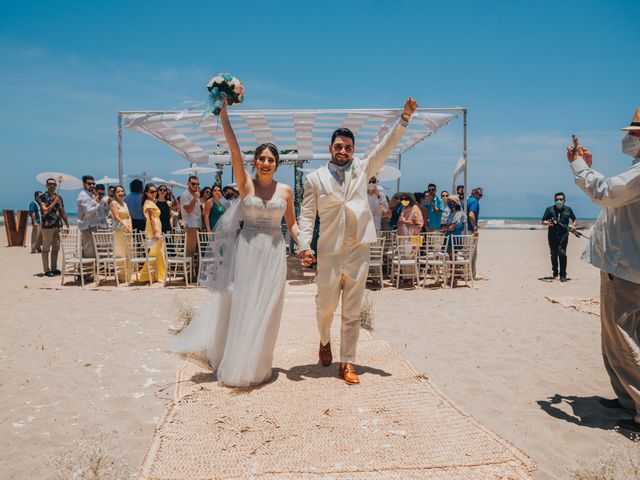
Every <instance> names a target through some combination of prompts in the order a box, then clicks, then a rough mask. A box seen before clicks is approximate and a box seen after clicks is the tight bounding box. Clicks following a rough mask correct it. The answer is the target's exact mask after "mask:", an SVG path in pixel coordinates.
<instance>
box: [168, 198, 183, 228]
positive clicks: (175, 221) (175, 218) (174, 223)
mask: <svg viewBox="0 0 640 480" xmlns="http://www.w3.org/2000/svg"><path fill="white" fill-rule="evenodd" d="M171 198H172V200H171V231H172V232H178V231H179V232H182V225H181V224H180V221H181V219H180V197H174V196H173V195H171Z"/></svg>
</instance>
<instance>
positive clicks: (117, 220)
mask: <svg viewBox="0 0 640 480" xmlns="http://www.w3.org/2000/svg"><path fill="white" fill-rule="evenodd" d="M114 197H115V200H114V201H113V202H111V206H110V207H109V208H110V209H111V218H113V230H114V244H115V245H114V254H115V256H116V257H118V258H123V257H124V258H126V259H127V266H126V272H127V273H128V275H129V278H130V277H131V273H132V272H131V264H130V263H129V258H130V256H129V249H128V248H127V234H128V233H131V230H132V226H131V215H129V207H127V204H126V203H124V187H122V186H121V185H118V186H117V187H116V189H115V192H114ZM120 267H121V265H118V268H120ZM129 278H127V275H126V273H125V272H123V271H119V272H118V280H120V281H121V282H128V281H129Z"/></svg>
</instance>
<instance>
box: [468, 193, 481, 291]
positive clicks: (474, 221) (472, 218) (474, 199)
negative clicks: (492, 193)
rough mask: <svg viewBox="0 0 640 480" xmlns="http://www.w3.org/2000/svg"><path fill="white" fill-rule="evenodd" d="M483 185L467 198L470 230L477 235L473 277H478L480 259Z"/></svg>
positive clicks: (472, 265) (472, 261)
mask: <svg viewBox="0 0 640 480" xmlns="http://www.w3.org/2000/svg"><path fill="white" fill-rule="evenodd" d="M482 196H483V193H482V187H476V188H474V189H473V190H471V196H470V197H469V198H468V199H467V222H468V228H469V231H470V232H473V235H474V236H475V237H476V242H475V246H474V248H473V256H472V257H471V274H472V275H473V279H474V280H475V278H476V262H477V260H478V236H479V234H480V232H479V231H478V228H479V224H478V222H479V221H480V199H481V198H482Z"/></svg>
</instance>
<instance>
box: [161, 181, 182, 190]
mask: <svg viewBox="0 0 640 480" xmlns="http://www.w3.org/2000/svg"><path fill="white" fill-rule="evenodd" d="M164 184H165V185H166V186H167V187H171V188H182V189H186V188H187V186H186V185H183V184H182V183H178V182H176V181H175V180H169V181H168V182H164Z"/></svg>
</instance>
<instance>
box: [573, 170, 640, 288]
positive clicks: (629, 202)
mask: <svg viewBox="0 0 640 480" xmlns="http://www.w3.org/2000/svg"><path fill="white" fill-rule="evenodd" d="M571 169H572V170H573V175H574V177H575V182H576V185H578V187H580V188H581V189H582V190H584V192H585V193H586V194H587V195H588V196H589V197H590V198H591V200H593V201H594V202H595V203H597V204H598V205H600V206H602V207H603V208H602V211H601V212H600V215H598V219H597V220H596V223H595V225H594V226H593V230H592V232H591V240H590V241H589V245H588V246H587V248H586V249H585V251H584V253H583V254H582V259H583V260H584V261H586V262H589V263H591V264H592V265H593V266H594V267H597V268H599V269H600V270H602V271H604V272H607V273H610V274H611V275H615V276H616V277H620V278H623V279H625V280H628V281H630V282H634V283H638V284H640V158H636V159H635V160H634V161H633V164H632V165H631V167H629V168H628V169H627V170H625V171H624V172H622V173H621V174H619V175H616V176H614V177H609V178H606V177H605V176H604V175H603V174H601V173H600V172H597V171H596V170H593V169H592V168H589V167H588V166H587V164H586V162H585V161H584V159H583V158H582V157H578V159H577V160H575V161H574V162H572V163H571Z"/></svg>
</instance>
